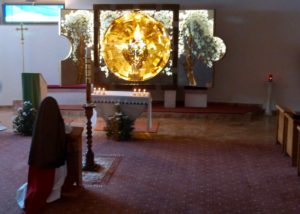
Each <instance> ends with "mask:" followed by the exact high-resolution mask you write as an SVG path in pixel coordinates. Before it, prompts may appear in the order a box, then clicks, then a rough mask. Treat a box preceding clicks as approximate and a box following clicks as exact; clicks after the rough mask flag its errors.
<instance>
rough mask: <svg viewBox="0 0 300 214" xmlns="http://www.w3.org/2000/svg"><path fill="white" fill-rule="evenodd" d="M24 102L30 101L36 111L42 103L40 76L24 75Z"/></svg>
mask: <svg viewBox="0 0 300 214" xmlns="http://www.w3.org/2000/svg"><path fill="white" fill-rule="evenodd" d="M22 88H23V101H30V102H31V103H32V106H33V107H34V108H35V109H38V107H39V105H40V102H41V89H40V74H39V73H22Z"/></svg>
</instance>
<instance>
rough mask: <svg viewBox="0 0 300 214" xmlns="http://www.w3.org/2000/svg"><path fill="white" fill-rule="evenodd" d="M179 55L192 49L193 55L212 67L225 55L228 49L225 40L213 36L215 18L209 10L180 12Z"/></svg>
mask: <svg viewBox="0 0 300 214" xmlns="http://www.w3.org/2000/svg"><path fill="white" fill-rule="evenodd" d="M179 19H180V26H179V29H180V31H179V51H178V53H179V55H182V54H186V52H187V49H192V56H193V57H195V58H196V59H201V60H203V62H204V63H205V64H206V65H207V66H208V67H212V66H213V62H214V61H218V60H219V59H221V58H222V57H223V55H224V54H225V51H226V46H225V44H224V42H223V41H222V40H221V39H220V38H218V37H214V36H213V20H212V19H209V16H208V11H207V10H186V11H185V12H184V13H180V17H179Z"/></svg>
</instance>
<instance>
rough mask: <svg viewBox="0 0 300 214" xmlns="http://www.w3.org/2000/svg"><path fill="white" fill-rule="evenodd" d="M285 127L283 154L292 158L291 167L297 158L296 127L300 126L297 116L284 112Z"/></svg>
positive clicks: (294, 164) (295, 163)
mask: <svg viewBox="0 0 300 214" xmlns="http://www.w3.org/2000/svg"><path fill="white" fill-rule="evenodd" d="M284 117H285V126H286V137H285V140H284V144H283V145H284V146H283V147H284V152H285V153H286V154H287V155H288V156H290V157H291V158H292V166H296V165H297V156H298V131H297V125H299V124H300V121H299V118H298V117H297V115H295V114H293V113H292V112H286V113H285V114H284Z"/></svg>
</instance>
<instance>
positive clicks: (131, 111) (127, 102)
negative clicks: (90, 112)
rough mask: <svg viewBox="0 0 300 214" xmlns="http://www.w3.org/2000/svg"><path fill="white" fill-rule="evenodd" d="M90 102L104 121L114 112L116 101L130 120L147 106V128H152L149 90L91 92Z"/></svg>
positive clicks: (136, 116)
mask: <svg viewBox="0 0 300 214" xmlns="http://www.w3.org/2000/svg"><path fill="white" fill-rule="evenodd" d="M92 102H93V103H95V105H96V111H97V114H99V115H100V116H101V117H103V119H104V120H105V121H107V119H108V117H110V116H112V115H113V114H114V113H115V107H114V105H115V104H116V103H119V104H120V107H121V111H122V112H123V113H124V114H126V115H127V116H128V117H129V118H130V119H131V120H135V119H136V118H138V117H139V116H140V115H141V114H142V113H143V112H144V111H145V109H146V108H147V129H148V130H150V129H151V128H152V97H151V94H150V93H149V92H133V91H100V92H98V93H93V94H92Z"/></svg>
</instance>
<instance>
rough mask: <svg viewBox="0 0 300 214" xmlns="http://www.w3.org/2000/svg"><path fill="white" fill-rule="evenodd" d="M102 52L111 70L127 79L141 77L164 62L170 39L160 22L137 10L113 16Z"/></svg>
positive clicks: (149, 75) (159, 68)
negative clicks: (117, 16)
mask: <svg viewBox="0 0 300 214" xmlns="http://www.w3.org/2000/svg"><path fill="white" fill-rule="evenodd" d="M101 45H102V55H103V58H104V61H105V63H106V65H107V67H108V68H109V70H110V71H111V72H113V73H114V74H115V75H116V76H118V77H120V78H121V79H124V80H127V81H136V82H137V81H145V80H148V79H151V78H153V77H154V76H156V75H157V74H158V73H159V72H160V71H162V70H163V68H164V67H165V65H166V64H167V62H168V60H169V57H170V52H171V40H170V36H169V35H168V33H167V31H166V29H165V28H164V26H163V24H162V23H161V22H159V21H157V20H155V19H154V18H152V17H150V16H148V15H146V14H142V13H140V12H129V13H127V14H125V15H123V16H121V17H119V18H117V19H115V20H114V21H113V22H112V23H111V25H110V26H109V27H108V29H107V31H106V32H105V35H104V38H103V41H102V44H101Z"/></svg>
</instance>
